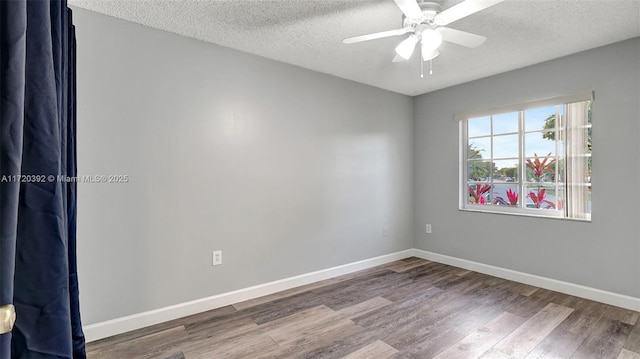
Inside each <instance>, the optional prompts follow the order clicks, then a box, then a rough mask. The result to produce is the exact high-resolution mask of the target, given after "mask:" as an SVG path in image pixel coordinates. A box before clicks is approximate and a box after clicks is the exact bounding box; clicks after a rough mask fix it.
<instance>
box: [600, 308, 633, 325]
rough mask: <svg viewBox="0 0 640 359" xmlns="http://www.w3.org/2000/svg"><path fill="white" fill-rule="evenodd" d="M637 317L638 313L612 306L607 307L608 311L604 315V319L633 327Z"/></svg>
mask: <svg viewBox="0 0 640 359" xmlns="http://www.w3.org/2000/svg"><path fill="white" fill-rule="evenodd" d="M639 315H640V313H638V312H634V311H632V310H629V309H624V308H619V307H614V306H609V309H608V310H607V312H606V313H605V314H604V316H605V318H609V319H612V320H618V321H620V322H623V323H626V324H629V325H635V324H636V322H637V321H638V316H639Z"/></svg>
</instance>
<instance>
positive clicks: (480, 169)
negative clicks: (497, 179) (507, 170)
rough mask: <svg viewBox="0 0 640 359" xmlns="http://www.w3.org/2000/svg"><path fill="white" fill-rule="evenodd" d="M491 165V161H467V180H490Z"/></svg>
mask: <svg viewBox="0 0 640 359" xmlns="http://www.w3.org/2000/svg"><path fill="white" fill-rule="evenodd" d="M492 167H493V166H492V163H491V161H468V162H467V180H468V181H479V182H487V181H490V180H491V172H492Z"/></svg>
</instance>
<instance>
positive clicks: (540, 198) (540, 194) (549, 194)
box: [525, 185, 557, 210]
mask: <svg viewBox="0 0 640 359" xmlns="http://www.w3.org/2000/svg"><path fill="white" fill-rule="evenodd" d="M525 192H526V193H527V195H526V202H525V203H526V207H527V208H539V209H549V210H556V207H557V196H556V190H555V187H554V186H552V185H533V186H526V187H525Z"/></svg>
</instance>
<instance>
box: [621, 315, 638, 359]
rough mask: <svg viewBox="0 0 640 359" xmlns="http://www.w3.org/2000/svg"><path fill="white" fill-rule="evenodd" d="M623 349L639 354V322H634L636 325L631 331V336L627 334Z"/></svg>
mask: <svg viewBox="0 0 640 359" xmlns="http://www.w3.org/2000/svg"><path fill="white" fill-rule="evenodd" d="M624 348H625V349H627V350H629V351H632V352H636V353H640V320H638V321H636V325H634V326H633V330H631V334H629V338H628V339H627V342H626V343H625V344H624Z"/></svg>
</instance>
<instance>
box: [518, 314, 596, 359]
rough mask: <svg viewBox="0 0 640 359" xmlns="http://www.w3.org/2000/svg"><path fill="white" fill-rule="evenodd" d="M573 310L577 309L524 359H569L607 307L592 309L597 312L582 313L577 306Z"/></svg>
mask: <svg viewBox="0 0 640 359" xmlns="http://www.w3.org/2000/svg"><path fill="white" fill-rule="evenodd" d="M576 304H577V302H576ZM574 308H578V309H574V311H573V312H572V313H571V314H570V315H569V316H568V317H567V319H565V320H564V321H563V322H562V323H560V325H558V327H556V329H554V330H553V331H552V332H551V333H550V334H549V335H548V336H547V337H546V338H544V340H542V341H541V342H540V344H538V345H537V346H536V347H535V348H534V349H533V350H532V351H531V352H530V353H529V355H527V357H526V359H551V358H570V357H571V356H572V355H573V353H575V352H576V350H577V349H578V348H579V347H580V345H582V343H584V341H585V340H586V338H587V337H588V336H589V335H590V334H591V332H592V331H593V330H594V329H595V327H596V325H597V324H598V323H599V322H600V320H601V319H602V317H603V316H604V313H605V312H606V310H607V305H602V306H598V307H596V308H594V309H597V310H592V311H584V310H583V309H581V308H582V307H581V306H579V305H576V306H575V307H574Z"/></svg>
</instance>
